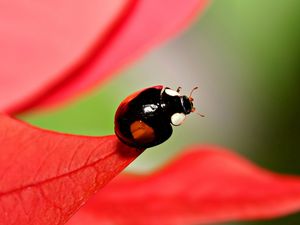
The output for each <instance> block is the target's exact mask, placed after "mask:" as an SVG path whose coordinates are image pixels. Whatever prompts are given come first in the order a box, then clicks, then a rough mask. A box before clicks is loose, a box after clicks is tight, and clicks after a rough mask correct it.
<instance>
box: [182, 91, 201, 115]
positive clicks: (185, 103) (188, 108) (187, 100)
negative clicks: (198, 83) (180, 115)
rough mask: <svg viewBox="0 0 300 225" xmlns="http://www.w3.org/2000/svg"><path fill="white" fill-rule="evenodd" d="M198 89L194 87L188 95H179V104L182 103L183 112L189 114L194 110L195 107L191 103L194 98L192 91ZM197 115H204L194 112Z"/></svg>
mask: <svg viewBox="0 0 300 225" xmlns="http://www.w3.org/2000/svg"><path fill="white" fill-rule="evenodd" d="M196 89H198V87H194V88H193V89H192V90H191V93H190V95H189V97H188V96H186V95H184V96H181V104H182V107H183V110H184V114H189V113H191V112H196V108H195V107H194V105H193V101H194V99H193V98H192V94H193V92H194V91H195V90H196ZM196 113H197V114H198V115H200V116H202V117H204V115H202V114H200V113H198V112H196Z"/></svg>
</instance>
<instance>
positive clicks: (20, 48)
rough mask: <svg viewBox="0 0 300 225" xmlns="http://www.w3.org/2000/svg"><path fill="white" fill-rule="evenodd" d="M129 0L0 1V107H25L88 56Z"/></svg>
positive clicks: (2, 108) (124, 10)
mask: <svg viewBox="0 0 300 225" xmlns="http://www.w3.org/2000/svg"><path fill="white" fill-rule="evenodd" d="M131 3H132V0H114V1H103V0H91V1H88V2H87V1H84V0H77V1H52V0H48V1H34V0H27V1H19V0H10V1H1V3H0V33H1V35H0V49H1V51H0V62H1V64H0V84H1V88H0V111H3V110H5V111H14V110H17V108H22V107H26V106H27V104H29V102H31V101H33V100H34V99H36V97H37V96H39V97H41V96H42V95H43V94H45V92H46V91H48V90H49V89H51V88H53V86H54V85H57V83H60V82H61V81H62V80H65V78H66V77H68V76H69V74H70V72H71V71H73V70H74V69H77V67H78V66H80V65H79V64H81V63H83V62H84V61H86V60H89V58H90V57H91V54H92V53H93V52H92V50H94V48H95V46H96V45H100V43H102V42H103V41H104V39H105V38H106V36H107V34H108V32H110V30H111V28H112V27H113V26H114V25H115V23H116V22H117V19H121V16H123V15H122V14H124V13H127V8H128V5H131Z"/></svg>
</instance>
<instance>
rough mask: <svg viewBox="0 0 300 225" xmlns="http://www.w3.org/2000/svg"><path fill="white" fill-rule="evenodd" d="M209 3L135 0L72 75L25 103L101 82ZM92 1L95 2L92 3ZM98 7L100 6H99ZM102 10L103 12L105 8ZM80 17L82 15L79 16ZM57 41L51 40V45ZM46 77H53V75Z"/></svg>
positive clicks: (56, 98) (47, 101)
mask: <svg viewBox="0 0 300 225" xmlns="http://www.w3.org/2000/svg"><path fill="white" fill-rule="evenodd" d="M104 2H105V1H104ZM107 2H109V1H107ZM206 3H207V0H176V1H174V0H165V1H160V0H151V1H135V4H132V5H131V8H130V10H128V11H127V15H126V16H124V17H123V20H122V22H120V23H119V24H118V26H115V27H114V30H113V32H111V33H110V36H109V37H108V38H107V39H106V40H105V42H103V43H102V45H98V47H97V48H95V49H94V50H95V51H96V52H95V54H94V55H93V57H92V58H90V59H89V61H86V62H85V64H84V65H82V66H81V67H80V68H78V69H77V70H75V71H72V73H70V74H69V79H65V80H64V82H60V83H57V85H56V87H55V88H52V89H51V90H49V89H48V90H47V91H48V92H47V94H46V95H43V96H38V95H36V96H35V99H34V101H31V102H30V104H29V102H27V105H23V107H33V106H34V105H38V106H39V107H41V106H48V105H51V104H54V103H57V102H60V101H62V100H66V99H68V98H70V97H71V96H73V95H74V94H77V93H79V92H81V91H83V90H85V89H87V88H88V87H90V86H93V85H95V84H96V83H97V82H99V81H103V80H104V79H105V78H107V76H109V75H111V74H112V73H113V72H116V70H117V69H120V67H123V66H124V65H126V64H128V63H129V62H131V61H133V60H134V59H136V58H137V57H139V56H140V55H142V54H143V53H144V52H146V51H148V50H149V49H150V48H151V47H153V46H154V45H157V44H158V43H160V42H162V41H164V40H165V39H167V38H169V37H170V36H173V35H174V34H175V33H177V32H178V31H180V30H182V29H183V28H185V27H186V26H187V24H188V23H189V22H190V21H191V20H192V19H193V18H194V17H195V16H196V15H197V13H198V12H200V11H202V10H203V8H204V6H205V5H206ZM89 4H90V5H92V3H89ZM94 7H96V8H97V6H94ZM100 9H101V7H100ZM99 14H100V15H101V12H100V13H99ZM101 16H102V15H101ZM79 18H81V17H78V18H77V19H79ZM80 29H81V27H79V28H78V30H79V32H81V33H82V31H80ZM83 33H84V32H83ZM55 44H56V43H51V45H55ZM10 69H12V68H10ZM55 69H56V68H55ZM41 74H43V73H41V72H39V75H40V76H41V77H43V76H44V75H43V76H42V75H41ZM46 79H48V80H49V78H46ZM0 83H1V81H0ZM22 85H24V83H22ZM0 96H1V95H0ZM0 108H1V107H0ZM2 108H3V107H2ZM17 110H21V109H20V108H18V109H16V108H15V109H11V110H10V112H13V111H17Z"/></svg>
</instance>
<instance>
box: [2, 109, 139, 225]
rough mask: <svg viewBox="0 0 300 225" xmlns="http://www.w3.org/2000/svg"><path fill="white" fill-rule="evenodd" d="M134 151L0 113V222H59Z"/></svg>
mask: <svg viewBox="0 0 300 225" xmlns="http://www.w3.org/2000/svg"><path fill="white" fill-rule="evenodd" d="M139 153H140V151H136V150H135V149H132V148H129V147H127V146H125V145H123V144H122V143H120V142H119V141H118V139H117V138H116V137H115V136H107V137H85V136H75V135H66V134H59V133H55V132H50V131H45V130H41V129H38V128H34V127H31V126H30V125H27V124H24V123H22V122H20V121H17V120H14V119H12V118H9V117H7V116H4V115H0V178H1V185H0V224H3V225H4V224H5V225H11V224H18V225H23V224H24V225H31V224H32V225H60V224H64V223H65V222H66V221H67V220H68V218H69V217H70V216H71V215H72V214H73V213H74V212H75V211H76V210H77V209H78V208H79V207H80V206H81V205H82V204H83V203H84V202H85V201H86V200H87V199H88V198H89V197H90V195H92V194H93V193H94V192H95V191H97V190H98V189H99V188H101V187H103V186H104V185H105V184H106V183H107V182H108V181H109V180H110V179H112V178H113V177H114V176H116V175H117V174H118V173H119V172H120V171H121V170H123V169H124V167H126V166H127V165H128V164H129V163H130V162H131V161H132V160H134V159H135V158H136V157H137V156H138V155H139Z"/></svg>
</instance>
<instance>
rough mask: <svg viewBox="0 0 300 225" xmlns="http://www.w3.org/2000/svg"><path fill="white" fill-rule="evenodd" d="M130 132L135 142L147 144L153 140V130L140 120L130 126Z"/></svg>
mask: <svg viewBox="0 0 300 225" xmlns="http://www.w3.org/2000/svg"><path fill="white" fill-rule="evenodd" d="M130 132H131V134H132V136H133V138H134V140H135V141H136V142H139V143H147V142H151V141H153V140H154V139H155V134H154V130H153V128H152V127H150V126H148V125H147V124H146V123H144V122H143V121H141V120H138V121H134V122H133V123H132V124H131V125H130Z"/></svg>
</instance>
